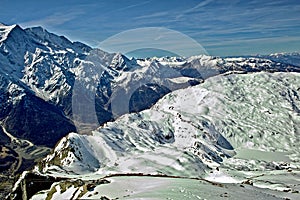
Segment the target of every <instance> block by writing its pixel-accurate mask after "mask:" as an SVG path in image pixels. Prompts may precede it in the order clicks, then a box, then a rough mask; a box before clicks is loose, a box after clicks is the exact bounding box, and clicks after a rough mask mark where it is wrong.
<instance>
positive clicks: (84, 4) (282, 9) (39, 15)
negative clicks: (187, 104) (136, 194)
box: [0, 0, 300, 56]
mask: <svg viewBox="0 0 300 200" xmlns="http://www.w3.org/2000/svg"><path fill="white" fill-rule="evenodd" d="M0 22H3V23H5V24H15V23H17V24H20V25H21V26H22V27H23V28H26V27H31V26H43V27H44V28H46V29H47V30H49V31H50V32H54V33H57V34H59V35H65V36H67V37H68V38H69V39H71V40H73V41H82V42H84V43H87V44H89V45H90V46H93V47H98V46H99V44H101V42H102V41H103V40H105V39H107V38H109V37H111V36H113V35H115V34H118V33H120V32H122V31H127V30H130V29H136V28H145V27H163V28H166V29H170V30H174V31H177V32H180V33H182V34H185V35H187V36H189V37H190V38H192V39H193V40H195V41H197V42H198V43H199V44H201V45H202V46H203V47H204V48H205V50H206V51H207V53H208V54H210V55H218V56H227V55H250V54H258V53H259V54H268V53H274V52H293V51H300V1H297V0H294V1H292V0H248V1H243V0H231V1H229V0H228V1H224V0H216V1H213V0H203V1H201V0H184V1H183V0H173V1H171V0H169V1H167V0H145V1H141V0H139V1H137V0H126V1H121V0H118V1H117V0H115V1H114V0H110V1H92V0H86V1H83V0H82V1H79V0H72V1H71V0H60V1H42V0H39V1H38V0H27V1H21V0H19V1H16V0H1V1H0ZM149 34H151V33H149ZM135 37H136V36H135ZM141 37H143V36H141ZM171 42H172V41H171ZM176 42H177V43H178V42H180V41H176ZM100 46H101V45H100ZM145 48H146V47H145ZM184 48H188V46H185V47H184ZM162 49H166V48H165V47H162ZM193 53H194V54H199V52H197V51H195V52H193ZM200 53H201V52H200Z"/></svg>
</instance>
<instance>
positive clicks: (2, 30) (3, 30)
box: [0, 23, 17, 42]
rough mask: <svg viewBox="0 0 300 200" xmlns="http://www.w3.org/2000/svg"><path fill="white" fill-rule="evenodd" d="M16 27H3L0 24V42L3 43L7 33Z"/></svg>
mask: <svg viewBox="0 0 300 200" xmlns="http://www.w3.org/2000/svg"><path fill="white" fill-rule="evenodd" d="M16 26H17V25H16V24H14V25H10V26H8V25H5V24H2V23H0V42H3V41H4V40H6V39H7V37H8V35H9V33H10V32H11V31H12V30H13V29H14V28H15V27H16Z"/></svg>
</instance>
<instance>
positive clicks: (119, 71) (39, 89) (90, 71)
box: [0, 24, 300, 174]
mask: <svg viewBox="0 0 300 200" xmlns="http://www.w3.org/2000/svg"><path fill="white" fill-rule="evenodd" d="M299 61H300V54H299V53H291V54H288V53H287V54H272V55H267V56H256V57H238V58H237V57H232V58H228V57H227V58H221V57H215V56H205V55H199V56H192V57H189V58H182V57H163V58H156V57H153V58H147V59H136V58H131V59H129V58H127V57H126V56H124V55H122V54H120V53H107V52H104V51H102V50H100V49H94V48H91V47H89V46H87V45H85V44H83V43H80V42H71V41H69V40H68V39H67V38H65V37H63V36H58V35H55V34H53V33H49V32H48V31H47V30H45V29H43V28H42V27H34V28H27V29H22V28H21V27H20V26H18V25H11V26H8V25H4V24H0V125H1V127H0V147H1V148H2V152H1V155H3V156H1V157H0V160H1V163H2V164H1V166H0V169H1V171H2V173H3V174H11V173H12V174H17V173H20V172H22V171H23V170H24V169H26V168H28V167H32V166H33V164H34V163H36V162H37V161H38V160H40V159H41V158H42V157H45V156H46V155H47V154H48V153H49V152H50V149H51V148H53V147H54V146H55V145H56V144H57V142H58V141H59V140H61V139H62V138H64V137H65V136H67V135H68V134H69V133H71V132H74V133H73V134H71V135H68V136H67V137H66V138H64V139H62V140H61V141H60V144H61V145H62V146H59V145H58V146H56V148H57V150H56V152H60V153H62V152H61V151H62V150H61V149H67V150H68V151H67V154H68V153H69V150H70V149H72V148H73V146H72V144H71V143H70V141H73V138H75V139H74V144H77V143H78V144H77V145H78V146H81V147H82V148H89V145H91V144H90V141H89V139H88V138H89V137H90V136H89V137H88V136H87V137H85V136H81V135H82V134H84V135H86V134H87V135H91V134H93V133H92V131H93V130H95V129H96V128H97V127H99V126H100V125H103V124H105V123H107V122H109V123H107V125H104V126H103V128H100V129H98V132H101V131H104V132H105V133H107V134H108V135H107V137H106V138H102V139H101V141H105V142H109V144H112V143H115V142H116V141H118V138H116V141H115V142H114V139H112V138H113V137H117V136H110V134H111V133H113V132H116V131H117V132H118V130H119V131H120V134H121V135H120V137H121V139H120V138H119V139H120V142H121V143H122V144H114V145H115V146H114V147H112V148H113V150H114V151H115V150H116V149H117V148H120V149H122V151H123V150H124V151H125V149H128V148H130V147H131V146H132V145H133V146H135V148H137V149H138V147H140V148H146V149H147V148H152V145H153V142H154V143H155V144H156V142H158V143H159V144H161V145H164V144H168V143H173V142H174V141H173V140H175V138H174V137H175V135H174V130H173V128H174V127H169V128H170V130H169V131H170V132H168V131H167V132H168V133H167V132H165V131H162V129H164V130H165V129H166V127H168V126H163V125H159V124H155V123H154V124H153V123H152V122H151V123H150V122H149V124H148V122H145V123H142V121H143V120H144V118H145V117H146V115H147V112H150V113H151V112H152V111H145V112H144V113H143V114H132V115H128V116H127V117H129V118H126V117H125V118H126V120H127V121H126V120H125V121H122V119H124V117H121V118H120V119H119V120H117V121H116V123H119V124H117V125H115V124H114V123H115V122H112V121H114V120H116V119H118V118H119V117H120V116H123V115H124V114H126V113H138V112H140V111H142V110H145V109H149V108H150V107H152V106H153V105H159V106H160V104H155V103H156V102H157V101H159V100H160V99H161V98H162V97H163V96H165V95H166V94H168V93H170V92H172V91H175V90H179V89H183V88H190V86H195V85H198V84H200V83H203V82H205V81H206V80H207V79H208V78H210V77H214V76H218V75H220V74H223V75H224V77H225V75H226V76H228V75H229V74H232V73H234V74H247V73H251V74H252V73H255V72H300V62H299ZM250 76H252V75H250ZM253 79H255V78H253ZM270 79H271V80H273V77H272V78H270ZM277 79H278V78H276V80H277ZM228 81H229V82H228V84H229V83H230V80H228ZM276 83H277V82H276ZM286 83H287V82H285V84H286ZM226 84H227V82H226ZM233 85H234V84H233ZM192 88H193V87H192ZM182 91H185V92H183V93H184V94H186V95H189V93H188V91H189V89H186V90H182ZM288 91H289V90H288ZM288 91H284V92H285V93H286V98H287V99H288V100H289V102H290V103H291V105H292V107H291V109H293V110H294V111H295V112H298V111H297V109H298V108H299V107H298V104H297V103H296V101H295V100H293V101H292V99H293V98H294V96H293V95H295V94H298V92H297V90H291V91H290V93H289V92H288ZM186 92H187V93H186ZM294 92H296V93H294ZM196 93H197V91H196ZM172 94H173V93H172ZM174 94H176V93H174ZM180 95H181V94H180ZM199 95H200V94H199ZM170 96H172V95H169V96H166V97H170ZM290 96H291V97H290ZM166 97H165V98H166ZM229 97H230V96H229ZM170 98H171V97H170ZM182 98H183V97H182ZM190 98H192V97H190ZM237 98H238V97H237ZM241 98H242V97H241ZM289 98H290V99H289ZM175 99H176V98H175ZM179 100H180V99H178V101H179ZM176 101H177V100H176ZM195 102H197V101H196V100H195ZM177 103H179V104H184V102H177ZM169 104H170V103H167V104H166V105H169ZM189 104H193V101H192V100H191V99H189ZM195 106H196V105H195ZM152 109H155V106H154V107H152ZM211 109H212V108H211ZM175 110H176V109H175ZM153 112H154V111H153ZM157 112H159V113H163V112H164V110H158V111H157ZM174 112H175V111H174ZM182 112H184V109H183V110H180V112H179V113H180V115H182V116H184V113H182ZM189 112H191V111H190V110H189ZM149 115H150V116H152V113H151V114H149ZM159 115H161V114H159ZM173 115H174V116H173ZM125 116H126V115H125ZM166 116H168V115H166ZM169 117H170V118H176V117H175V114H174V113H172V114H170V116H169ZM177 117H178V116H177ZM190 117H191V116H190V114H188V118H190ZM158 119H161V120H164V121H165V123H167V121H168V120H167V119H166V118H164V117H162V118H160V117H158ZM128 120H129V121H128ZM136 120H138V124H140V125H137V126H149V127H148V128H145V130H146V129H147V130H148V131H150V130H152V131H154V132H155V131H156V132H155V134H154V135H153V137H152V136H151V137H150V138H151V141H148V139H149V138H147V137H146V138H144V139H143V137H142V136H139V135H138V134H137V135H134V136H133V135H130V136H129V138H123V137H125V136H124V133H123V131H124V130H123V128H122V127H121V128H120V127H119V128H116V127H118V126H122V124H130V123H135V122H136ZM153 120H154V121H155V119H153ZM200 121H201V120H200ZM206 123H207V122H206V121H205V120H203V119H202V122H201V123H200V126H201V127H200V126H199V127H198V128H196V129H199V130H200V129H203V130H206V129H207V134H208V135H211V136H210V137H211V138H209V139H207V142H208V143H209V144H210V145H212V146H210V145H208V146H207V145H202V146H201V145H200V146H201V148H202V151H204V152H205V153H206V154H203V155H204V156H207V157H208V158H209V160H213V161H215V162H217V163H219V161H220V160H222V156H221V155H223V156H225V157H231V156H232V154H231V153H230V151H231V150H232V146H231V144H230V143H229V142H228V141H227V140H226V139H225V138H224V139H222V137H221V136H220V134H219V133H211V131H212V130H214V129H215V125H214V124H213V123H212V124H211V123H208V124H206ZM187 124H190V123H189V122H187ZM190 125H191V124H190ZM198 125H199V124H198ZM198 125H197V126H198ZM150 127H152V128H150ZM132 128H133V132H134V133H135V132H136V128H137V127H135V125H132ZM139 128H142V127H139ZM142 129H143V128H142ZM196 129H195V130H196ZM195 130H194V131H195ZM146 132H147V131H146ZM146 132H145V134H150V133H148V132H147V133H146ZM75 133H77V134H78V135H77V134H75ZM130 134H131V133H130ZM139 134H140V133H139ZM125 135H126V134H125ZM101 137H102V136H101ZM101 137H100V138H101ZM197 137H198V136H197ZM77 138H79V139H77ZM137 138H139V139H141V140H143V141H144V142H145V144H149V145H146V146H145V147H143V145H141V143H138V144H136V143H135V142H134V140H136V139H137ZM64 140H66V141H67V143H64V144H62V141H64ZM85 140H87V141H88V143H87V144H86V143H85V142H84V141H85ZM91 140H94V139H93V138H91ZM175 141H176V140H175ZM111 142H112V143H111ZM123 142H124V144H123ZM145 144H144V145H145ZM199 144H200V143H199ZM77 145H75V146H77ZM86 145H88V146H86ZM123 145H125V146H123ZM154 146H155V145H154ZM212 147H213V149H211V148H212ZM153 148H154V147H153ZM176 148H177V147H176ZM188 148H192V147H191V146H188ZM199 148H200V147H199ZM223 148H224V149H225V150H224V151H223V150H222V149H223ZM171 149H172V148H171ZM227 150H228V151H227ZM99 151H100V150H99ZM170 151H172V150H170ZM76 152H77V151H75V152H74V156H73V158H74V159H75V158H78V156H79V155H78V152H81V153H82V151H78V152H77V153H76ZM83 152H85V153H87V152H89V153H87V154H86V155H88V157H85V158H86V159H88V160H87V161H86V162H84V165H82V169H86V167H88V168H89V169H86V170H88V171H89V170H91V169H93V170H96V169H98V168H101V166H102V164H101V163H102V161H101V160H99V158H98V157H97V156H95V155H94V153H95V152H93V153H91V152H90V150H89V149H88V150H84V151H83ZM130 152H131V151H130ZM133 152H135V150H134V151H133ZM133 152H131V153H133ZM175 152H177V151H175ZM209 152H210V153H209ZM85 153H84V154H85ZM157 153H158V154H159V152H157ZM177 153H178V152H177ZM62 154H65V153H62ZM175 154H176V153H175ZM57 155H59V153H57V154H56V155H54V156H52V158H51V159H50V158H49V159H48V161H49V163H47V162H48V161H47V162H46V163H44V162H45V161H42V162H41V163H44V164H45V165H47V166H48V165H49V164H58V165H59V166H60V165H61V164H62V163H65V162H70V163H75V165H81V164H80V163H78V162H75V161H74V159H69V158H68V159H67V160H69V161H62V160H59V161H58V160H57V158H56V156H57ZM79 157H80V156H79ZM114 158H115V159H119V155H118V156H117V157H114ZM53 159H54V160H53ZM185 159H187V160H190V159H192V157H191V155H188V154H187V155H186V158H185ZM75 160H76V159H75ZM202 161H203V160H202ZM202 161H201V162H200V161H199V165H202ZM110 162H111V161H110ZM191 162H192V161H191ZM197 162H198V161H197ZM116 163H117V162H116ZM85 164H88V165H85ZM187 166H190V165H187ZM63 167H64V166H63ZM156 167H157V166H154V169H156ZM190 167H194V166H193V165H192V166H190ZM200 168H201V170H202V169H205V168H206V167H203V168H202V167H200ZM200 168H199V169H200ZM82 169H80V170H79V172H80V173H81V172H82ZM40 170H41V171H43V170H44V171H45V170H46V171H47V168H44V169H40ZM65 170H67V169H65ZM70 170H71V171H73V172H75V171H76V170H77V168H76V169H73V168H72V165H70ZM93 170H92V171H93ZM197 170H198V168H197ZM67 171H68V170H67ZM107 171H109V170H107ZM150 171H151V170H150ZM154 171H155V170H154ZM120 172H123V171H122V170H121V169H120ZM70 173H71V172H70Z"/></svg>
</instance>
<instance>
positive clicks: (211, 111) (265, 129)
mask: <svg viewBox="0 0 300 200" xmlns="http://www.w3.org/2000/svg"><path fill="white" fill-rule="evenodd" d="M299 81H300V75H299V74H298V73H265V72H264V73H262V72H261V73H253V74H231V75H226V76H215V77H212V78H209V79H207V80H206V81H205V82H204V83H203V84H200V85H197V86H193V87H189V88H186V89H182V90H177V91H175V92H172V93H170V94H168V95H166V96H164V97H163V98H162V99H161V100H159V101H158V103H156V104H155V105H154V106H153V107H152V108H151V109H149V110H145V111H142V112H140V113H133V114H126V115H124V116H122V117H120V118H119V119H117V120H116V121H115V122H108V123H106V124H105V125H103V126H101V127H100V128H98V129H97V130H96V131H94V132H92V135H90V136H83V135H78V134H75V133H72V134H70V135H68V136H67V137H66V138H63V139H62V140H61V141H60V142H59V143H58V144H57V146H56V148H55V150H54V153H53V154H51V155H49V156H47V157H46V158H45V159H44V160H43V162H42V163H41V164H40V165H39V167H36V169H35V170H36V173H38V174H42V175H51V176H58V177H67V178H72V179H74V178H75V179H79V178H80V179H82V180H86V181H87V180H97V179H99V178H101V177H105V176H106V175H108V174H120V173H121V174H123V173H125V174H127V173H142V174H156V175H159V174H166V175H168V176H179V177H196V178H205V179H207V180H211V181H214V182H221V183H235V184H237V183H243V184H250V185H252V184H254V186H255V188H256V191H257V190H259V189H258V188H268V189H265V190H264V191H265V192H264V193H268V194H276V195H277V196H278V197H284V196H285V193H287V195H288V196H289V197H292V198H293V199H296V194H297V192H299V179H298V178H299V167H300V162H299V157H300V155H299V153H300V152H299V150H298V147H299V141H300V140H299V139H300V138H299V137H300V134H299V124H300V123H299V120H300V117H299V107H300V99H299V93H300V92H299V91H300V85H299V83H300V82H299ZM235 153H237V154H235ZM88 160H89V161H91V162H89V161H88ZM278 177H281V178H278ZM297 177H298V178H297ZM100 187H102V186H100ZM257 187H258V188H257ZM139 190H141V189H139ZM98 193H99V192H98ZM85 194H90V193H85ZM99 194H102V193H99ZM103 194H104V193H103ZM105 194H106V193H105ZM261 195H264V194H261ZM261 198H262V196H261ZM268 198H270V199H271V198H272V197H268Z"/></svg>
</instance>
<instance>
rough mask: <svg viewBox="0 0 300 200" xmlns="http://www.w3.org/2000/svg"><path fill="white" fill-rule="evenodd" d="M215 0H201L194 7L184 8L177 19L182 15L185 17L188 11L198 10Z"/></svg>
mask: <svg viewBox="0 0 300 200" xmlns="http://www.w3.org/2000/svg"><path fill="white" fill-rule="evenodd" d="M213 1H214V0H204V1H201V2H200V3H198V4H197V5H196V6H194V7H192V8H190V9H187V10H184V11H183V12H181V13H180V14H179V15H177V16H176V19H180V18H181V17H183V16H184V15H185V14H187V13H191V12H195V11H197V10H199V9H202V8H203V7H205V6H206V5H208V4H210V3H211V2H213Z"/></svg>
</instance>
